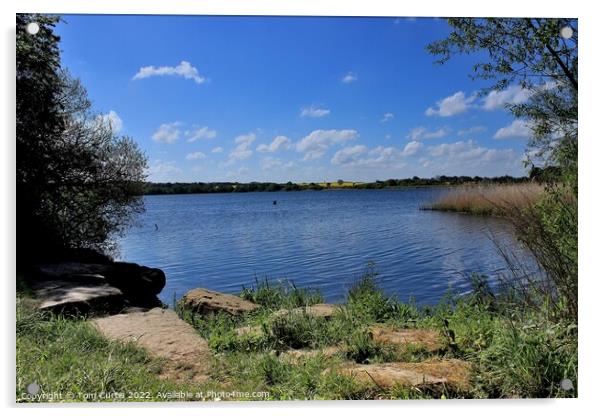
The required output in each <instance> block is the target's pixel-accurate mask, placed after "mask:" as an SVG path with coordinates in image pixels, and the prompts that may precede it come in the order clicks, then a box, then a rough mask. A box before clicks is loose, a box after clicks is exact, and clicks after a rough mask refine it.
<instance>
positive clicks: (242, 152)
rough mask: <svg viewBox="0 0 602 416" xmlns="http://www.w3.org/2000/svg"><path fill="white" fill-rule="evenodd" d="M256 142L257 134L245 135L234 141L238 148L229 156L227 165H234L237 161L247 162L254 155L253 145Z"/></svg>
mask: <svg viewBox="0 0 602 416" xmlns="http://www.w3.org/2000/svg"><path fill="white" fill-rule="evenodd" d="M254 141H255V134H254V133H249V134H243V135H240V136H238V137H237V138H236V139H234V143H235V144H236V147H235V148H234V150H232V151H231V152H230V154H229V155H228V162H227V164H232V163H234V162H235V161H237V160H245V159H248V158H250V157H251V156H252V155H253V151H252V150H251V143H253V142H254Z"/></svg>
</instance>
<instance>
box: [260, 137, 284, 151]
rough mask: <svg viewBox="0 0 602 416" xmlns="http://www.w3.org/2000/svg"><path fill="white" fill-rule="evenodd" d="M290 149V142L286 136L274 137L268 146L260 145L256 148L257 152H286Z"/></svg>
mask: <svg viewBox="0 0 602 416" xmlns="http://www.w3.org/2000/svg"><path fill="white" fill-rule="evenodd" d="M290 147H291V141H290V140H289V139H288V137H286V136H276V137H274V140H272V143H270V144H260V145H259V146H257V151H258V152H263V153H265V152H270V153H274V152H278V151H280V150H288V149H290Z"/></svg>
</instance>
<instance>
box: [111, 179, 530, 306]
mask: <svg viewBox="0 0 602 416" xmlns="http://www.w3.org/2000/svg"><path fill="white" fill-rule="evenodd" d="M443 191H444V190H443V189H441V188H412V189H404V190H348V191H320V192H318V191H313V192H312V191H305V192H276V193H268V192H258V193H228V194H200V195H161V196H146V197H145V198H144V201H145V206H146V212H145V213H144V214H142V215H141V217H140V225H139V226H138V227H135V228H132V229H131V230H129V231H128V233H127V234H126V235H125V236H124V237H123V238H121V239H120V258H121V259H122V260H124V261H131V262H136V263H140V264H144V265H146V266H150V267H159V268H161V269H163V270H164V271H165V273H166V275H167V284H166V286H165V288H164V290H163V292H162V293H161V295H160V298H161V300H162V301H164V302H166V303H169V304H171V303H172V300H173V297H174V293H175V296H176V297H177V298H179V297H181V296H182V295H183V294H184V293H186V291H188V290H190V289H192V288H195V287H205V288H210V289H214V290H218V291H222V292H228V293H238V292H239V291H240V290H241V288H242V286H243V285H246V286H249V285H251V284H253V283H254V281H255V278H256V277H257V278H258V279H263V278H265V277H267V278H268V279H269V280H280V279H288V280H292V281H294V282H295V284H296V285H297V286H301V287H315V288H319V289H320V290H321V291H322V293H323V294H324V295H325V297H326V299H327V301H329V302H337V301H342V300H344V295H345V293H346V292H347V290H348V289H349V287H350V286H351V285H352V283H353V282H354V281H355V280H357V279H358V278H359V277H360V276H361V274H362V272H363V271H364V270H365V269H366V267H367V265H368V264H369V263H370V262H373V263H374V265H375V268H376V271H377V272H378V273H379V275H378V277H377V281H378V283H379V285H380V286H381V287H382V288H384V289H385V290H386V292H387V293H388V294H390V295H394V296H396V297H397V298H398V299H400V300H403V301H407V300H408V299H410V298H411V297H413V298H415V300H416V301H417V302H418V303H419V304H430V303H436V302H437V301H439V300H440V299H441V297H442V296H444V295H445V293H446V292H448V291H449V289H453V291H454V292H456V293H464V292H466V291H468V290H469V288H470V284H469V282H468V279H467V278H468V276H469V275H470V274H471V273H473V272H477V273H484V274H487V275H490V276H492V277H493V276H496V275H499V274H500V273H501V272H503V271H504V269H505V268H506V266H505V263H504V261H503V260H502V258H501V257H500V255H499V254H498V250H497V249H496V245H495V243H494V242H493V241H492V238H491V236H492V235H493V236H494V239H495V240H496V241H497V242H498V243H501V244H503V245H511V246H515V247H518V244H517V243H516V242H515V241H514V240H513V236H512V233H511V229H510V227H509V225H508V224H507V223H505V222H504V221H503V220H500V219H494V218H482V217H475V216H469V215H463V214H454V213H445V212H435V211H421V210H419V207H420V206H421V205H422V204H424V203H426V202H429V201H432V200H434V199H435V198H436V197H437V195H438V194H439V193H440V192H443ZM273 201H277V204H276V205H274V203H273ZM155 224H156V225H157V227H158V229H157V228H156V227H155Z"/></svg>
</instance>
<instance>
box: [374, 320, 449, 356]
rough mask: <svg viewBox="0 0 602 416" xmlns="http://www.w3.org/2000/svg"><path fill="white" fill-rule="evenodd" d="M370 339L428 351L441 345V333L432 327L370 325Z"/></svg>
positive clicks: (434, 349) (439, 347) (435, 349)
mask: <svg viewBox="0 0 602 416" xmlns="http://www.w3.org/2000/svg"><path fill="white" fill-rule="evenodd" d="M370 333H371V334H372V339H373V340H375V341H377V342H380V343H382V344H389V345H396V346H400V347H408V346H412V347H423V348H425V349H426V350H427V351H429V352H433V351H437V350H439V349H441V348H442V347H443V344H442V343H441V335H440V334H439V332H438V331H436V330H433V329H396V328H393V327H390V326H387V325H378V324H377V325H372V326H371V327H370Z"/></svg>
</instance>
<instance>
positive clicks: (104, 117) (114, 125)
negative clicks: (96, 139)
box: [96, 110, 123, 133]
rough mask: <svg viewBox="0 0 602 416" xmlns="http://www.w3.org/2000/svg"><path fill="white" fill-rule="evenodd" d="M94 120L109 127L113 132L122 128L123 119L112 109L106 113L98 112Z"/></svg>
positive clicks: (117, 131)
mask: <svg viewBox="0 0 602 416" xmlns="http://www.w3.org/2000/svg"><path fill="white" fill-rule="evenodd" d="M96 121H97V122H98V123H100V124H102V125H105V126H107V127H110V128H111V130H112V131H113V133H119V132H120V131H121V129H122V128H123V121H122V120H121V118H120V117H119V115H117V113H116V112H115V111H113V110H111V111H109V112H108V113H107V114H100V115H98V116H97V117H96Z"/></svg>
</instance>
